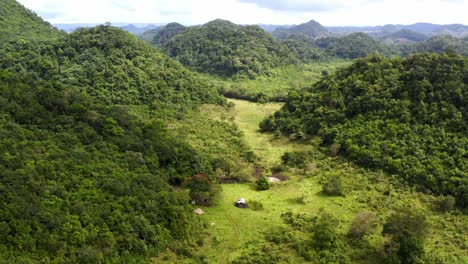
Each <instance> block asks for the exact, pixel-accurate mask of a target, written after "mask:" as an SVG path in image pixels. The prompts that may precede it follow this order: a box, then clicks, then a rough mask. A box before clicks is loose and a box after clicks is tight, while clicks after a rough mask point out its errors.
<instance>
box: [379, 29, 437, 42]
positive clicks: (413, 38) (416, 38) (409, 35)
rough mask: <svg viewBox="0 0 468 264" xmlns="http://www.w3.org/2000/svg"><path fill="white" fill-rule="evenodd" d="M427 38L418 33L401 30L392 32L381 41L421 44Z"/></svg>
mask: <svg viewBox="0 0 468 264" xmlns="http://www.w3.org/2000/svg"><path fill="white" fill-rule="evenodd" d="M428 38H429V37H428V36H426V35H424V34H421V33H418V32H416V31H412V30H408V29H402V30H399V31H397V32H393V33H391V34H388V35H386V36H385V37H383V41H384V42H387V43H406V42H421V41H424V40H426V39H428Z"/></svg>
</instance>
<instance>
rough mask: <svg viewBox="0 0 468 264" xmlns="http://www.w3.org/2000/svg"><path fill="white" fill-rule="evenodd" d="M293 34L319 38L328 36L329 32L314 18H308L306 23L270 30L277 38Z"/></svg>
mask: <svg viewBox="0 0 468 264" xmlns="http://www.w3.org/2000/svg"><path fill="white" fill-rule="evenodd" d="M294 34H303V35H306V36H308V37H310V38H320V37H325V36H328V35H329V32H328V30H327V29H326V28H325V27H324V26H322V25H321V24H320V23H318V22H317V21H315V20H310V21H309V22H307V23H303V24H299V25H296V26H291V27H288V28H284V27H280V28H277V29H275V30H274V31H273V32H272V35H273V36H274V37H276V38H278V39H285V38H288V36H290V35H294Z"/></svg>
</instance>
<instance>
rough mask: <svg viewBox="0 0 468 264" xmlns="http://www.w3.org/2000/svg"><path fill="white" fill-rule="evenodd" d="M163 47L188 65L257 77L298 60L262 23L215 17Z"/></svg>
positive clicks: (179, 35) (201, 69)
mask: <svg viewBox="0 0 468 264" xmlns="http://www.w3.org/2000/svg"><path fill="white" fill-rule="evenodd" d="M162 48H163V49H164V50H165V51H166V52H167V54H169V55H170V56H171V57H173V58H175V59H177V60H178V61H180V62H181V63H182V64H184V65H185V66H187V67H189V68H191V69H193V70H196V71H200V72H206V73H211V74H216V75H221V76H233V75H237V74H244V75H247V76H249V77H251V78H254V77H255V76H256V75H258V74H264V73H267V72H268V70H269V69H272V68H274V67H277V66H281V65H289V64H294V63H297V62H298V59H297V58H296V56H294V54H292V53H291V52H290V51H289V49H288V48H287V47H286V46H284V45H283V44H281V43H280V42H278V41H277V40H275V39H273V38H272V37H271V35H270V34H268V33H267V32H265V31H264V30H262V29H261V28H259V27H258V26H239V25H236V24H233V23H231V22H229V21H225V20H220V19H218V20H214V21H211V22H208V23H206V24H204V25H203V26H194V27H189V28H187V29H186V30H184V31H183V32H180V33H179V34H177V35H176V36H175V37H174V38H172V39H170V40H169V41H167V42H166V43H165V44H164V45H163V46H162Z"/></svg>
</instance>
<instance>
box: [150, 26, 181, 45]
mask: <svg viewBox="0 0 468 264" xmlns="http://www.w3.org/2000/svg"><path fill="white" fill-rule="evenodd" d="M184 29H185V27H184V26H183V25H181V24H179V23H177V22H173V23H169V24H167V25H165V26H163V27H159V28H157V29H155V30H150V31H147V32H144V33H143V35H142V39H143V40H146V41H148V42H149V43H150V44H151V45H155V46H160V45H162V44H164V43H166V42H167V41H168V40H170V39H171V38H172V37H174V36H175V35H177V34H178V33H179V32H181V31H183V30H184Z"/></svg>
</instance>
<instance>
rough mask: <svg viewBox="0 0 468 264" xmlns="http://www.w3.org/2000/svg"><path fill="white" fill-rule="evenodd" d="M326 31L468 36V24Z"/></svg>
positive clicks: (329, 28)
mask: <svg viewBox="0 0 468 264" xmlns="http://www.w3.org/2000/svg"><path fill="white" fill-rule="evenodd" d="M326 28H327V29H328V31H330V32H332V33H334V34H339V35H347V34H351V33H354V32H365V33H367V34H370V35H374V36H382V35H387V34H391V33H395V32H397V31H400V30H411V31H414V32H416V33H420V34H424V35H427V36H435V35H441V34H443V35H451V36H454V37H465V36H468V26H466V25H462V24H450V25H438V24H431V23H416V24H411V25H392V24H388V25H384V26H370V27H346V26H345V27H326Z"/></svg>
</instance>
